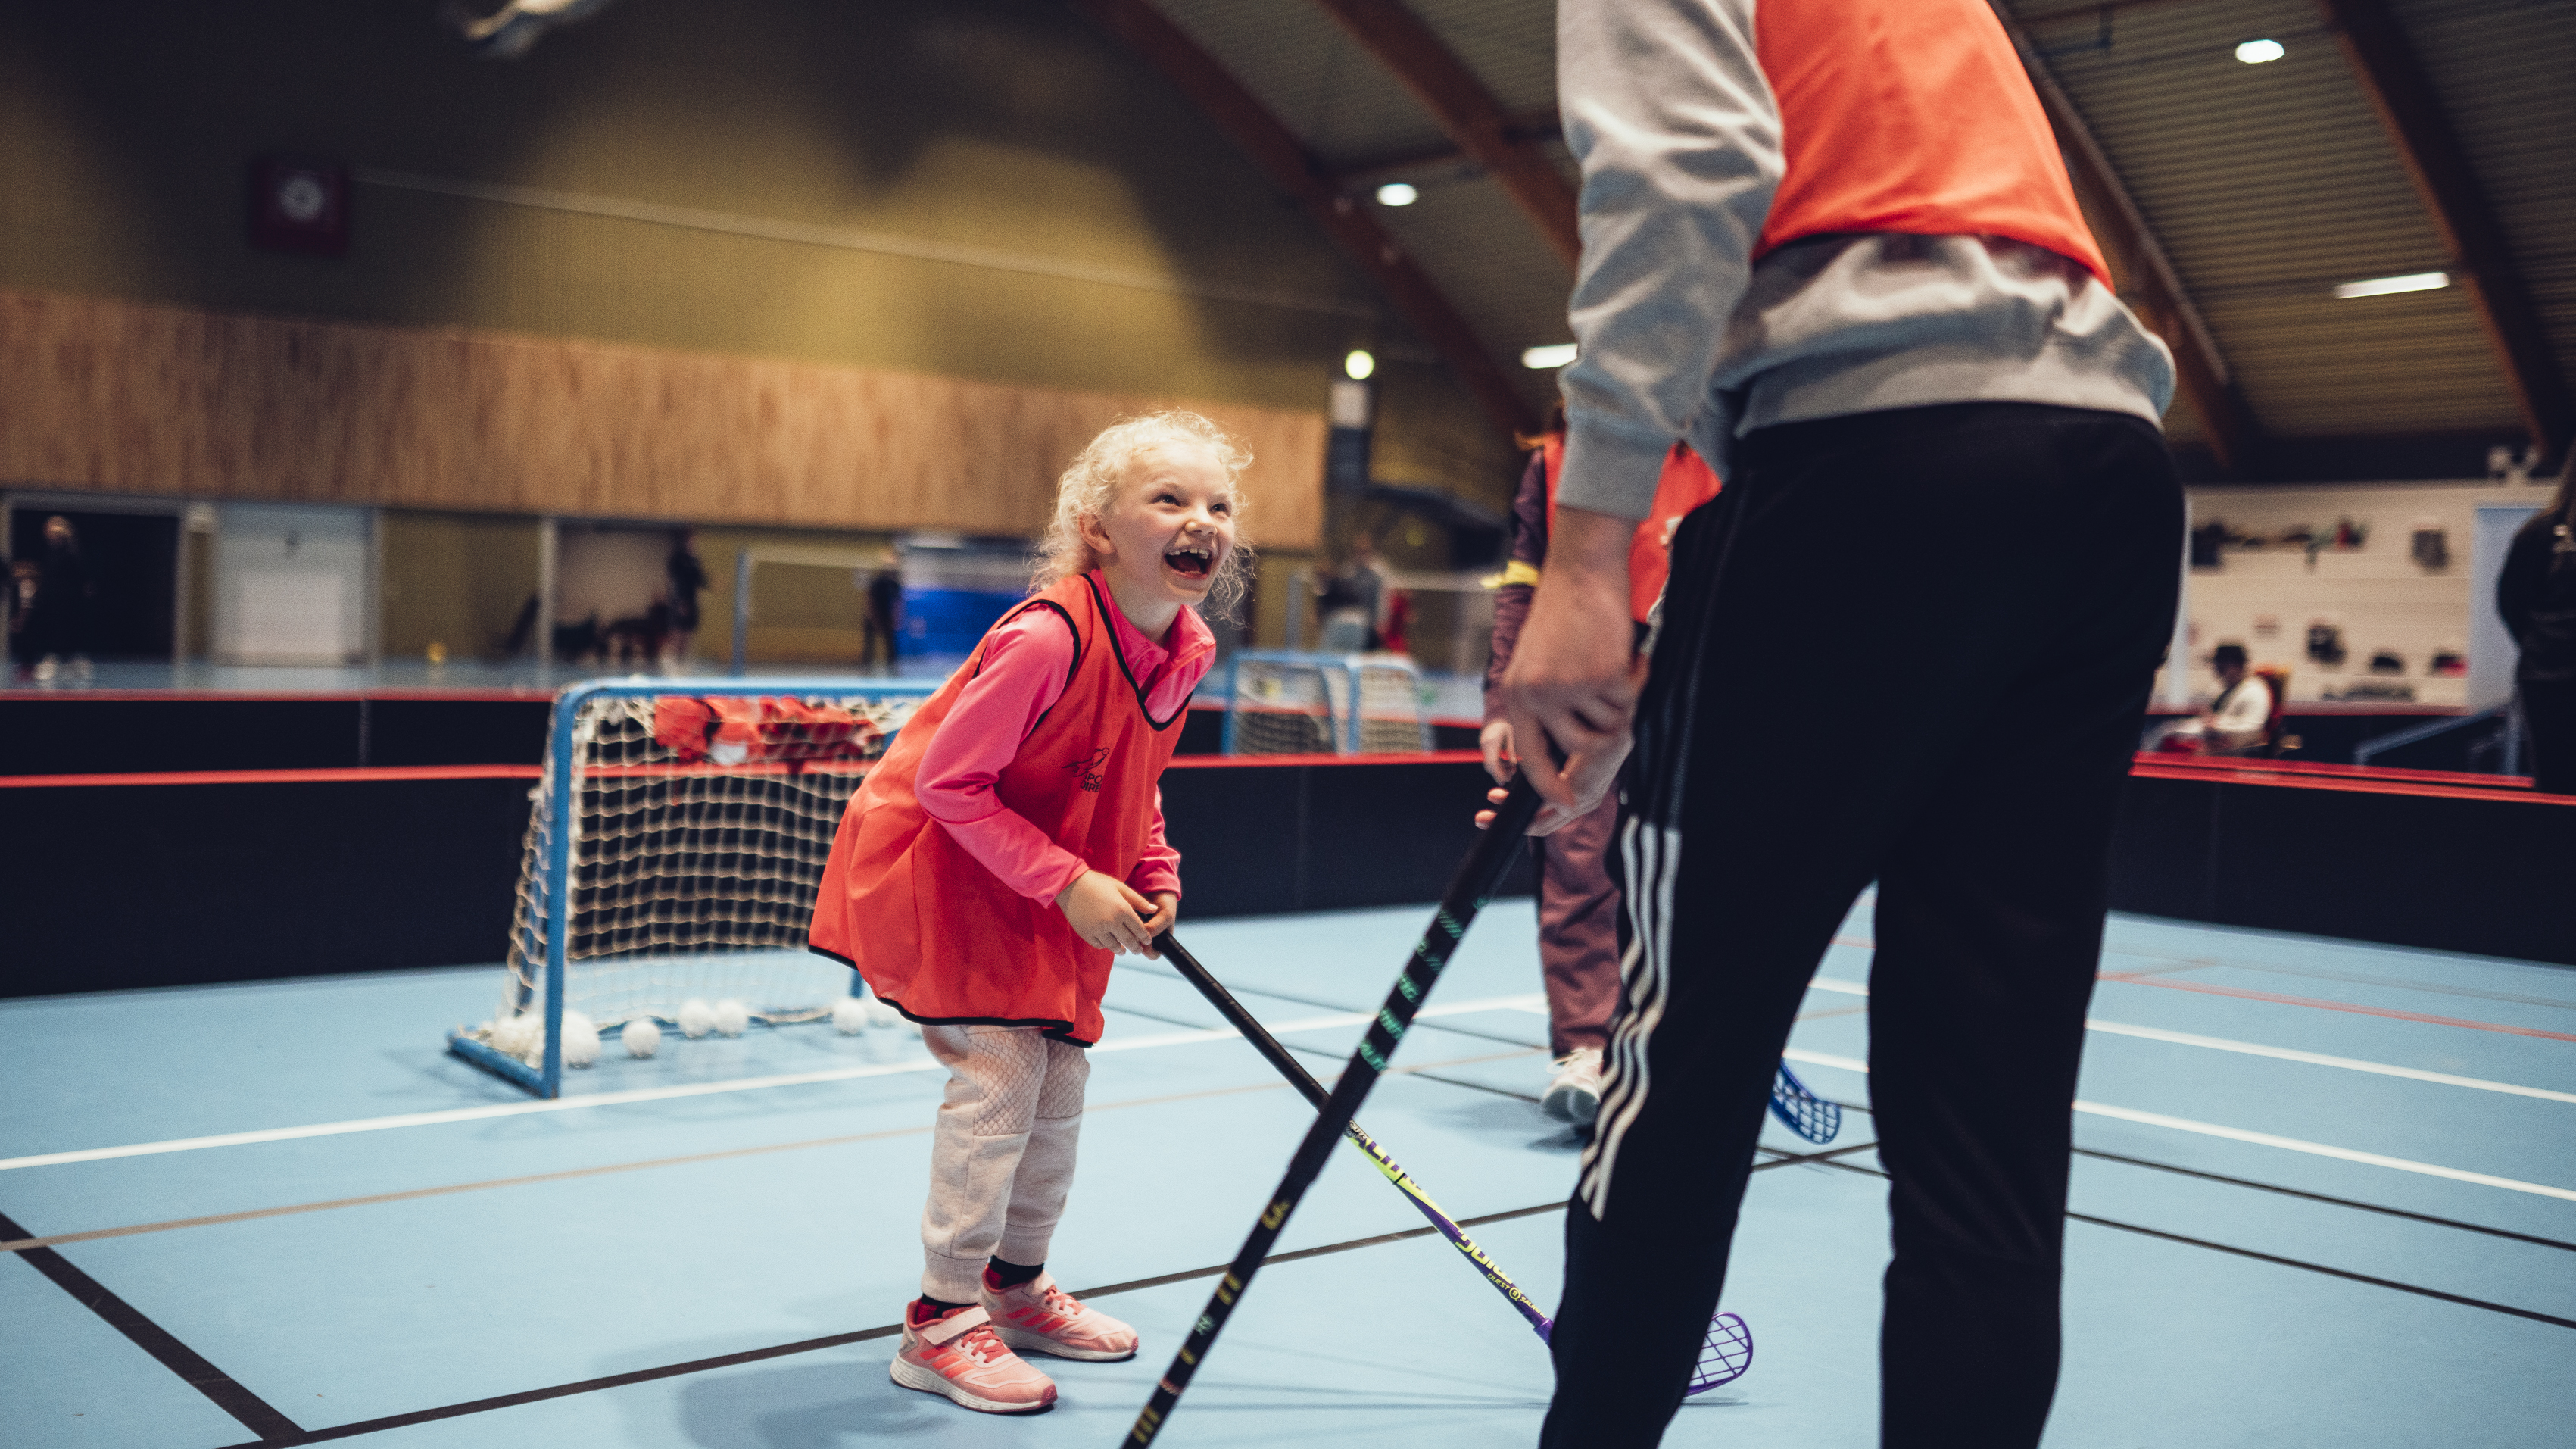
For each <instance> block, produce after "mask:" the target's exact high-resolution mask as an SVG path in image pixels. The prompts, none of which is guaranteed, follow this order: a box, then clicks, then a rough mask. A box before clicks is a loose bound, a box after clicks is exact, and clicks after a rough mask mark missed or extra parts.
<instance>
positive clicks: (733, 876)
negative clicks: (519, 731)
mask: <svg viewBox="0 0 2576 1449" xmlns="http://www.w3.org/2000/svg"><path fill="white" fill-rule="evenodd" d="M938 687H939V681H937V680H901V679H886V680H856V679H847V678H844V679H766V680H746V679H729V680H723V681H716V682H699V681H695V680H685V679H655V680H634V681H629V682H623V683H605V682H603V683H591V684H581V685H576V686H574V687H572V688H570V689H567V690H565V691H564V692H563V693H562V694H561V695H560V696H558V697H557V698H556V701H555V710H554V723H553V730H552V733H551V734H550V736H549V737H548V740H547V745H546V764H545V773H544V776H543V778H542V780H541V782H540V783H539V785H538V787H537V789H536V791H535V792H534V794H533V796H532V797H531V800H532V803H531V808H530V810H529V812H528V832H527V837H526V843H525V847H524V849H523V850H522V852H521V861H520V868H519V886H518V901H517V906H516V909H515V910H514V912H513V914H512V919H511V923H510V941H509V951H508V958H507V970H506V972H505V974H504V977H503V980H502V989H501V999H500V1001H499V1003H498V1004H497V1005H496V1007H495V1008H494V1011H493V1015H492V1019H491V1020H489V1021H487V1022H484V1023H482V1024H481V1025H479V1026H476V1027H472V1028H469V1029H465V1030H460V1031H456V1032H452V1033H450V1035H449V1038H448V1045H449V1048H450V1050H452V1051H454V1052H455V1053H456V1054H457V1055H458V1056H460V1057H463V1058H464V1059H465V1060H467V1061H470V1062H472V1063H474V1064H475V1065H477V1066H479V1067H482V1068H484V1069H486V1070H488V1071H491V1072H493V1073H495V1074H497V1075H499V1076H502V1077H505V1078H507V1079H509V1080H510V1081H513V1082H516V1083H518V1084H519V1085H520V1086H523V1087H525V1088H527V1089H528V1090H529V1091H531V1092H534V1093H536V1094H537V1095H539V1096H541V1097H554V1096H557V1095H560V1093H561V1091H562V1087H563V1073H564V1069H565V1068H567V1067H584V1066H588V1065H591V1064H592V1063H593V1062H596V1061H597V1060H598V1059H599V1056H600V1052H601V1046H602V1042H603V1039H606V1038H612V1037H613V1038H617V1039H618V1040H619V1041H620V1042H621V1044H622V1045H623V1047H624V1049H625V1051H626V1053H627V1054H628V1055H631V1056H638V1057H643V1056H651V1055H653V1054H654V1053H655V1052H656V1051H658V1050H659V1049H660V1043H661V1041H662V1036H663V1029H664V1028H666V1027H669V1028H676V1029H677V1030H678V1032H679V1034H680V1035H682V1036H683V1037H692V1038H694V1037H701V1036H706V1035H709V1034H711V1033H712V1034H717V1035H724V1036H738V1035H740V1034H742V1033H743V1032H744V1031H745V1030H746V1029H749V1028H750V1027H752V1026H756V1025H767V1026H778V1025H785V1024H788V1023H792V1022H800V1021H824V1020H832V1021H835V1022H836V1024H838V1025H840V1026H841V1027H842V1028H843V1029H844V1030H855V1029H857V1027H858V1026H859V1025H862V1024H864V1023H865V1022H866V1021H867V1020H868V1019H869V1015H870V1011H871V1008H873V1010H874V1012H876V1013H886V1012H887V1011H888V1010H889V1009H888V1008H883V1007H874V1006H873V1003H869V1002H867V1001H865V1000H864V998H862V997H859V996H856V995H854V993H855V992H857V991H859V990H861V989H862V988H860V987H859V986H858V985H857V984H856V982H857V978H856V973H854V972H852V971H851V970H850V969H849V968H848V967H846V966H843V965H842V964H840V963H839V962H837V961H831V960H828V959H826V958H824V957H821V956H816V955H812V954H810V953H808V952H807V951H806V950H805V937H806V930H807V927H808V925H809V923H810V922H811V920H812V917H813V911H814V895H815V890H816V888H817V887H818V886H819V885H820V883H821V881H822V875H823V863H824V861H825V860H826V859H827V858H828V857H829V856H830V854H831V849H832V836H833V834H834V832H835V831H837V830H838V829H839V828H840V823H841V813H842V809H843V807H845V806H846V805H847V804H848V803H849V799H850V796H851V795H852V794H853V793H855V792H856V791H857V789H858V787H859V782H860V781H861V780H862V779H863V778H865V776H866V773H867V770H868V768H869V766H870V765H871V764H872V763H873V762H874V761H875V760H877V759H878V758H879V757H881V756H882V755H883V754H884V753H885V748H886V745H887V744H888V742H889V741H890V740H891V739H892V737H893V735H894V732H895V730H896V729H897V728H898V727H899V726H901V724H902V723H903V721H904V720H905V719H906V718H907V717H909V716H910V714H911V713H912V711H913V710H914V709H915V708H916V707H918V706H919V705H920V703H921V701H922V700H923V699H925V698H927V697H928V696H929V695H930V693H931V692H932V691H934V690H936V689H937V688H938Z"/></svg>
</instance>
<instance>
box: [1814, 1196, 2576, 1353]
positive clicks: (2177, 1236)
mask: <svg viewBox="0 0 2576 1449" xmlns="http://www.w3.org/2000/svg"><path fill="white" fill-rule="evenodd" d="M1768 1165H1769V1164H1767V1163H1766V1164H1765V1166H1768ZM1824 1165H1825V1166H1827V1167H1832V1168H1838V1169H1840V1170H1842V1171H1844V1172H1857V1173H1862V1174H1865V1175H1867V1176H1870V1177H1876V1178H1885V1177H1886V1176H1887V1174H1886V1173H1884V1172H1882V1171H1880V1170H1879V1169H1877V1168H1875V1167H1863V1166H1861V1165H1860V1164H1858V1163H1854V1162H1827V1163H1825V1164H1824ZM2066 1216H2067V1219H2068V1220H2069V1221H2071V1222H2079V1223H2091V1224H2092V1225H2093V1226H2095V1227H2097V1228H2117V1229H2118V1230H2120V1231H2121V1232H2124V1233H2136V1234H2137V1235H2138V1236H2140V1237H2143V1238H2156V1239H2160V1240H2162V1241H2164V1242H2168V1243H2180V1244H2182V1245H2183V1246H2185V1247H2191V1248H2207V1249H2209V1250H2210V1251H2211V1252H2213V1253H2228V1254H2232V1255H2234V1256H2236V1257H2239V1258H2251V1259H2253V1260H2254V1261H2256V1262H2258V1263H2270V1264H2272V1265H2273V1266H2275V1267H2280V1268H2296V1269H2299V1270H2300V1271H2301V1272H2306V1273H2321V1274H2324V1275H2325V1276H2326V1277H2329V1278H2341V1279H2343V1280H2345V1281H2346V1282H2350V1283H2367V1284H2369V1285H2370V1286H2371V1287H2373V1288H2387V1289H2391V1290H2393V1291H2395V1292H2399V1293H2412V1294H2414V1295H2415V1296H2416V1297H2418V1298H2433V1299H2438V1300H2440V1301H2441V1302H2444V1303H2457V1304H2459V1305H2460V1306H2462V1307H2464V1308H2483V1309H2485V1310H2486V1311H2487V1312H2489V1313H2502V1314H2505V1315H2507V1316H2510V1317H2513V1318H2528V1319H2531V1320H2533V1321H2534V1322H2537V1323H2547V1324H2553V1325H2555V1326H2557V1327H2559V1328H2576V1318H2560V1317H2558V1316H2557V1315H2555V1314H2550V1313H2541V1312H2538V1311H2536V1310H2533V1309H2529V1308H2516V1307H2514V1306H2513V1305H2512V1304H2510V1303H2494V1302H2490V1301H2488V1300H2487V1299H2484V1298H2471V1297H2468V1296H2466V1295H2464V1294H2459V1293H2445V1292H2443V1291H2442V1290H2441V1289H2439V1288H2427V1287H2425V1286H2423V1285H2422V1284H2420V1283H2400V1282H2398V1281H2397V1280H2396V1279H2394V1278H2374V1277H2372V1276H2371V1275H2370V1274H2368V1273H2355V1272H2353V1271H2351V1270H2350V1269H2346V1268H2330V1267H2327V1266H2326V1265H2325V1264H2323V1263H2311V1262H2308V1261H2306V1260H2305V1259H2302V1258H2284V1257H2281V1256H2279V1255H2278V1254H2274V1253H2264V1252H2257V1251H2256V1250H2254V1249H2252V1248H2240V1247H2237V1246H2236V1245H2235V1244H2233V1243H2217V1242H2212V1241H2210V1240H2209V1239H2207V1238H2195V1237H2190V1236H2187V1235H2185V1234H2182V1233H2169V1232H2166V1231H2165V1230H2164V1229H2162V1228H2150V1227H2147V1226H2144V1225H2143V1224H2139V1223H2124V1222H2121V1221H2120V1220H2118V1219H2117V1218H2097V1217H2095V1216H2093V1215H2092V1214H2090V1213H2079V1212H2074V1211H2071V1210H2070V1211H2069V1212H2068V1213H2067V1214H2066Z"/></svg>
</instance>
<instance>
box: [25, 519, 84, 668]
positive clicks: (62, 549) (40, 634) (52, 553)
mask: <svg viewBox="0 0 2576 1449" xmlns="http://www.w3.org/2000/svg"><path fill="white" fill-rule="evenodd" d="M97 593H98V585H97V583H96V582H95V581H93V580H92V579H91V578H90V573H89V561H88V560H87V559H84V558H82V557H81V550H80V534H79V532H78V531H77V530H76V529H74V528H73V527H72V521H71V520H70V519H68V518H65V517H63V516H62V515H61V514H59V513H57V514H55V515H54V516H53V517H51V518H48V519H46V520H45V558H44V562H43V563H41V564H39V565H38V566H37V584H36V593H35V598H34V600H33V602H32V605H31V607H30V610H29V615H30V617H29V618H28V621H27V625H26V627H27V631H28V633H29V634H31V635H32V636H33V638H32V639H31V640H30V641H29V643H28V646H27V647H28V648H29V650H30V651H32V653H33V655H34V657H35V661H36V663H35V669H34V674H35V677H36V678H37V680H39V681H40V682H43V683H48V684H50V683H52V682H53V681H54V680H55V678H57V677H58V676H59V675H60V674H61V673H62V671H63V668H64V666H65V664H66V663H68V664H69V666H70V673H71V676H72V678H74V679H75V680H81V681H86V680H88V678H89V677H90V662H89V611H90V603H91V600H92V599H93V598H94V597H95V596H96V595H97Z"/></svg>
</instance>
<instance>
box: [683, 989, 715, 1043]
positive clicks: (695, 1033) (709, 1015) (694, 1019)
mask: <svg viewBox="0 0 2576 1449" xmlns="http://www.w3.org/2000/svg"><path fill="white" fill-rule="evenodd" d="M715 1029H716V1009H715V1008H714V1007H712V1006H710V1005H708V1004H707V1003H706V1002H703V1001H701V1000H699V999H698V998H696V997H694V996H692V997H690V998H689V999H688V1000H686V1001H683V1002H681V1003H680V1035H682V1036H684V1037H687V1038H688V1039H689V1040H691V1041H696V1040H697V1039H698V1038H699V1037H702V1036H705V1035H706V1034H707V1033H708V1032H711V1031H713V1030H715Z"/></svg>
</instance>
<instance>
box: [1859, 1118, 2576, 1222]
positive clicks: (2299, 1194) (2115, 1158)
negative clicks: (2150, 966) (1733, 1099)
mask: <svg viewBox="0 0 2576 1449" xmlns="http://www.w3.org/2000/svg"><path fill="white" fill-rule="evenodd" d="M1834 1105H1835V1106H1837V1107H1840V1108H1842V1109H1843V1110H1844V1111H1846V1112H1859V1113H1862V1114H1863V1115H1868V1114H1869V1109H1868V1108H1867V1107H1864V1106H1861V1105H1860V1104H1858V1103H1856V1102H1836V1103H1834ZM2075 1155H2076V1156H2078V1157H2092V1158H2099V1159H2100V1160H2102V1161H2104V1162H2122V1163H2126V1164H2128V1165H2129V1166H2131V1167H2147V1168H2153V1169H2154V1170H2156V1171H2158V1172H2170V1173H2173V1174H2174V1175H2175V1176H2177V1177H2197V1178H2199V1179H2201V1180H2202V1181H2204V1182H2223V1183H2226V1184H2227V1185H2228V1186H2230V1187H2245V1188H2252V1189H2253V1190H2254V1191H2256V1192H2272V1193H2279V1194H2280V1195H2281V1196H2283V1197H2295V1198H2304V1199H2306V1200H2307V1201H2309V1202H2321V1203H2325V1204H2327V1205H2329V1206H2331V1207H2345V1208H2351V1209H2352V1210H2354V1211H2355V1212H2365V1213H2378V1214H2380V1215H2382V1216H2384V1217H2392V1218H2404V1219H2406V1220H2407V1221H2408V1222H2415V1223H2430V1224H2431V1225H2433V1226H2434V1227H2437V1228H2457V1229H2459V1230H2460V1231H2461V1232H2464V1233H2484V1234H2485V1235H2487V1236H2488V1237H2490V1238H2505V1239H2508V1240H2510V1241H2512V1242H2517V1243H2529V1244H2531V1245H2532V1246H2534V1247H2537V1248H2557V1249H2560V1250H2562V1251H2564V1252H2570V1253H2576V1243H2568V1242H2561V1241H2560V1240H2558V1239H2556V1238H2544V1237H2539V1236H2537V1235H2535V1234H2532V1233H2517V1232H2515V1231H2514V1230H2513V1229H2511V1228H2491V1227H2489V1226H2487V1225H2486V1224H2485V1223H2472V1222H2464V1221H2462V1220H2461V1219H2459V1218H2445V1217H2436V1216H2434V1215H2433V1214H2431V1213H2419V1212H2409V1211H2408V1210H2406V1209H2405V1208H2395V1207H2389V1206H2387V1205H2385V1204H2383V1203H2375V1202H2363V1201H2362V1200H2361V1199H2359V1198H2352V1197H2337V1196H2335V1195H2334V1194H2333V1193H2330V1192H2309V1191H2308V1190H2307V1189H2305V1188H2297V1187H2283V1186H2281V1185H2280V1184H2279V1183H2274V1182H2257V1181H2255V1180H2254V1179H2252V1178H2250V1177H2230V1176H2228V1175H2227V1174H2226V1173H2223V1172H2204V1171H2202V1170H2201V1169H2199V1168H2197V1167H2183V1166H2180V1165H2178V1164H2176V1163H2171V1162H2158V1161H2156V1160H2155V1159H2153V1158H2151V1157H2131V1156H2129V1155H2128V1154H2126V1153H2121V1152H2105V1151H2103V1150H2102V1149H2100V1148H2098V1147H2078V1148H2076V1149H2075Z"/></svg>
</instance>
